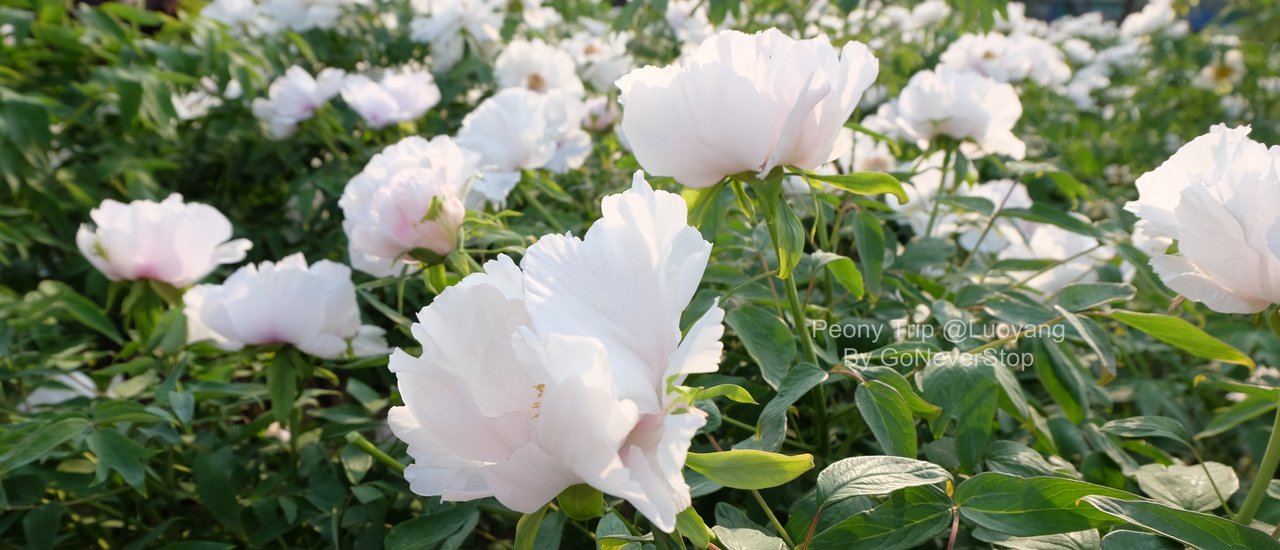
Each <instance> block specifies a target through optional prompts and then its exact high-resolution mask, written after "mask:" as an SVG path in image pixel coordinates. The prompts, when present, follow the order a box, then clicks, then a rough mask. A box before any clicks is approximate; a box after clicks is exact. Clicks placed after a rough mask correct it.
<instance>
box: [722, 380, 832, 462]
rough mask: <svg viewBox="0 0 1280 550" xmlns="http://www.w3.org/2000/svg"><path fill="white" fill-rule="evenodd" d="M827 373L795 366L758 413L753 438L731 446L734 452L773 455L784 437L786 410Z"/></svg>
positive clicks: (785, 432)
mask: <svg viewBox="0 0 1280 550" xmlns="http://www.w3.org/2000/svg"><path fill="white" fill-rule="evenodd" d="M827 376H828V375H827V371H825V370H822V369H820V368H818V367H815V366H813V365H811V364H809V363H801V364H799V365H796V366H795V368H793V369H791V371H790V372H788V373H787V376H786V378H783V379H782V383H781V384H780V385H779V390H778V395H775V396H773V399H770V400H769V402H768V403H767V404H765V406H764V410H763V411H761V412H760V419H759V420H758V421H757V424H756V435H755V436H753V437H751V438H750V439H746V440H744V441H741V442H739V443H738V444H737V445H734V448H738V449H759V450H763V451H777V450H778V449H781V448H782V442H783V441H784V440H785V439H786V434H787V409H788V408H789V407H791V405H794V404H795V403H796V401H799V400H800V398H801V397H804V395H805V394H807V393H809V390H812V389H813V388H815V387H817V386H818V384H821V383H822V382H824V381H826V379H827Z"/></svg>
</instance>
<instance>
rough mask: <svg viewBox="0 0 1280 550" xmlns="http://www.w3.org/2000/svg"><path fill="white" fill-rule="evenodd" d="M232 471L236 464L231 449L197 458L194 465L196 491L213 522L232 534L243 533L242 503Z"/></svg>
mask: <svg viewBox="0 0 1280 550" xmlns="http://www.w3.org/2000/svg"><path fill="white" fill-rule="evenodd" d="M233 471H235V463H234V462H232V458H231V448H230V447H223V448H221V449H219V450H217V451H215V452H211V453H203V454H200V455H198V456H197V457H196V464H195V477H196V492H197V493H199V495H200V500H201V501H203V502H204V507H205V509H206V510H208V511H209V514H210V515H212V516H213V519H215V520H217V521H218V523H221V524H222V526H223V527H226V528H227V529H228V530H230V531H231V532H233V533H239V534H244V527H242V524H241V522H240V503H239V502H237V501H236V493H237V492H238V491H237V488H236V486H235V485H234V484H233V483H232V482H231V472H233Z"/></svg>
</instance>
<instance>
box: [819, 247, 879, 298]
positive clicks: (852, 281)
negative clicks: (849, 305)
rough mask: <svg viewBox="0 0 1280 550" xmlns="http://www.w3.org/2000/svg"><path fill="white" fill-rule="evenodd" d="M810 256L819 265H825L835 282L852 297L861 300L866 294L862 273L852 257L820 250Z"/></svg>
mask: <svg viewBox="0 0 1280 550" xmlns="http://www.w3.org/2000/svg"><path fill="white" fill-rule="evenodd" d="M811 256H812V257H813V259H814V260H815V261H817V262H818V265H819V266H821V267H826V268H827V271H830V272H831V275H832V276H833V277H835V278H836V282H838V283H840V286H842V287H844V289H845V290H846V291H848V292H849V294H852V295H853V297H854V298H857V299H859V300H861V299H862V296H863V295H865V294H866V289H865V288H863V284H862V273H860V272H859V271H858V266H856V265H854V263H853V260H852V259H850V258H848V257H846V256H841V255H839V254H832V253H830V252H824V251H821V250H819V251H817V252H814V253H813V254H811Z"/></svg>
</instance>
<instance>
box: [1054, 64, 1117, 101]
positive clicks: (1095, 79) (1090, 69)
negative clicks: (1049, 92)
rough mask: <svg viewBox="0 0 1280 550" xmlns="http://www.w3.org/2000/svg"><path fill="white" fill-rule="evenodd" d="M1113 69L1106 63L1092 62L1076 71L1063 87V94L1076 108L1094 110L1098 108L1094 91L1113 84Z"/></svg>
mask: <svg viewBox="0 0 1280 550" xmlns="http://www.w3.org/2000/svg"><path fill="white" fill-rule="evenodd" d="M1110 74H1111V71H1110V69H1108V68H1107V67H1106V66H1105V65H1099V64H1092V65H1087V66H1085V67H1084V68H1083V69H1080V70H1079V71H1076V74H1075V75H1074V76H1072V77H1071V81H1070V82H1068V83H1067V84H1066V85H1065V86H1063V87H1062V90H1061V92H1062V95H1064V96H1066V97H1067V98H1068V99H1070V100H1071V102H1072V103H1075V105H1076V108H1077V109H1080V110H1083V111H1093V110H1096V109H1097V108H1098V102H1097V100H1096V99H1095V98H1094V92H1095V91H1097V90H1102V89H1105V88H1108V87H1110V86H1111V76H1110Z"/></svg>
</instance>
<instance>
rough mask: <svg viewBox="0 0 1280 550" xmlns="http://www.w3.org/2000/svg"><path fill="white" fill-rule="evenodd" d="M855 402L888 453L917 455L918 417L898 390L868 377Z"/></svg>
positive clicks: (912, 456) (904, 455) (856, 391)
mask: <svg viewBox="0 0 1280 550" xmlns="http://www.w3.org/2000/svg"><path fill="white" fill-rule="evenodd" d="M854 403H855V404H856V406H857V407H858V412H860V413H862V418H863V419H864V420H866V422H867V427H869V428H871V433H872V434H874V435H875V437H876V441H877V442H879V443H880V447H881V448H883V449H884V451H885V453H886V454H891V455H897V456H903V457H907V458H914V457H915V456H916V424H915V420H914V419H912V417H911V408H910V407H908V406H907V401H906V399H904V398H903V397H902V394H900V393H898V390H896V389H894V388H893V387H892V386H890V385H888V384H885V383H884V382H881V381H879V380H868V381H867V383H865V384H859V385H858V389H857V390H855V391H854Z"/></svg>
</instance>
